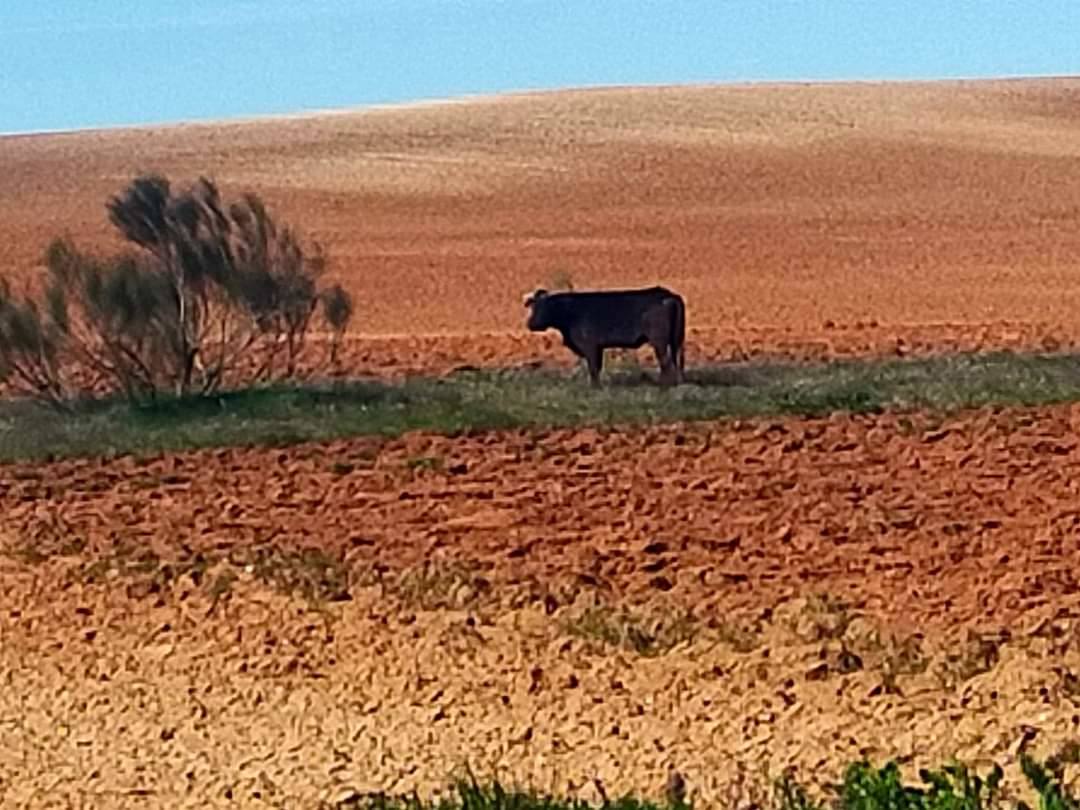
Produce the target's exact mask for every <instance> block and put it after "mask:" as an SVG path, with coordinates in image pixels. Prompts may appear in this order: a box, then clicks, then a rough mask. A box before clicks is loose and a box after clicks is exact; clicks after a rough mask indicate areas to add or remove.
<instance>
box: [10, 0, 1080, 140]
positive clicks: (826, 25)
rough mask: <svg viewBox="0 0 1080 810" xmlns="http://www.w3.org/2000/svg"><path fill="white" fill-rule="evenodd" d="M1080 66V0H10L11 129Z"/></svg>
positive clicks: (1071, 70) (1058, 70)
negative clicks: (544, 93) (613, 87)
mask: <svg viewBox="0 0 1080 810" xmlns="http://www.w3.org/2000/svg"><path fill="white" fill-rule="evenodd" d="M1078 67H1080V0H1012V1H1007V0H982V2H974V1H973V0H865V1H864V2H853V1H851V2H849V1H847V0H711V1H710V0H669V1H668V2H662V1H661V0H573V1H571V0H563V1H562V2H557V1H556V0H547V1H545V0H502V1H500V0H353V1H352V2H349V1H348V0H261V1H260V2H247V0H234V1H233V2H230V1H229V0H217V1H216V2H211V0H186V2H174V0H0V132H20V131H36V130H52V129H75V128H84V127H97V126H111V125H125V124H137V123H160V122H171V121H182V120H193V119H205V118H221V117H227V116H249V115H265V114H273V113H288V112H299V111H303V110H311V109H325V108H332V107H349V106H362V105H365V104H378V103H387V102H398V101H410V100H420V99H431V98H442V97H453V96H460V95H472V94H480V93H490V92H498V91H504V90H521V89H546V88H554V87H562V86H589V85H608V84H656V83H680V82H728V81H748V80H758V81H771V80H782V79H799V80H814V79H819V80H820V79H827V80H837V79H903V78H915V79H933V78H953V77H978V76H1001V75H1007V76H1016V75H1048V74H1053V75H1060V74H1075V73H1078V72H1080V70H1078Z"/></svg>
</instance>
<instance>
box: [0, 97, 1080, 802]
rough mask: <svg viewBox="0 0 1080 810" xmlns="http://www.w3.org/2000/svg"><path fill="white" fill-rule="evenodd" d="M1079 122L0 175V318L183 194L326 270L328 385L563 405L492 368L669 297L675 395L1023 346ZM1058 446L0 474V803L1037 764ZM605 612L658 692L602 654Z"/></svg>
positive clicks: (477, 457)
mask: <svg viewBox="0 0 1080 810" xmlns="http://www.w3.org/2000/svg"><path fill="white" fill-rule="evenodd" d="M1078 91H1080V81H1074V80H1054V81H1050V80H1045V81H1024V82H997V83H995V82H979V83H941V84H921V85H919V84H911V85H874V84H865V85H835V86H813V85H807V86H801V85H800V86H794V85H792V86H772V87H746V88H692V89H686V88H682V89H672V88H667V89H650V90H619V91H590V92H568V93H558V94H548V95H534V96H521V97H512V98H505V99H496V100H491V101H477V102H470V103H468V104H462V105H443V106H426V107H414V108H402V109H391V110H378V111H370V112H365V113H356V114H347V115H340V116H324V117H316V118H297V119H287V120H279V121H265V122H252V123H243V124H228V125H226V124H222V125H212V126H209V125H208V126H184V127H174V128H161V129H155V130H120V131H112V132H100V133H76V134H69V135H49V136H34V137H23V138H5V139H0V159H2V163H3V166H4V172H3V173H2V177H0V199H3V202H4V204H3V207H2V208H0V267H2V268H3V269H4V270H6V271H10V272H11V273H13V274H14V275H15V276H17V277H19V278H28V277H29V276H30V274H32V273H33V272H34V267H35V263H36V262H37V261H38V259H39V257H40V255H41V251H42V249H43V248H44V246H45V244H46V243H47V241H48V239H49V238H50V237H52V236H54V235H56V234H58V233H63V232H69V233H71V234H72V235H74V236H75V237H76V238H77V239H78V240H79V241H80V242H82V243H83V244H85V245H93V246H96V247H100V248H109V247H116V246H117V244H116V242H115V241H113V239H112V237H111V235H110V234H109V230H108V226H107V224H106V219H105V211H104V207H103V203H104V200H105V199H106V197H107V196H108V195H109V194H111V193H114V192H116V191H117V190H119V188H121V187H122V185H123V184H124V183H125V182H126V181H127V180H128V179H130V177H131V176H132V175H133V174H134V173H135V172H137V171H142V170H159V171H164V172H166V173H168V174H169V175H170V176H171V177H173V178H174V179H176V180H177V181H180V182H183V181H186V180H189V179H191V178H193V177H194V176H195V175H197V174H198V173H201V172H205V173H208V174H211V175H213V176H214V177H215V178H216V179H217V180H218V181H219V182H220V183H221V184H222V185H223V187H224V188H225V190H226V191H227V192H230V193H232V192H238V191H242V190H244V189H254V190H257V191H259V192H260V193H262V194H263V195H264V197H265V199H266V200H267V201H268V203H269V204H270V205H271V206H272V207H273V209H274V210H276V211H277V212H279V213H280V214H282V215H283V216H284V217H285V218H286V219H288V220H290V221H292V222H295V223H297V224H298V225H300V226H301V227H302V228H303V230H304V231H305V232H306V233H308V234H309V235H311V236H312V237H315V238H316V239H318V240H319V241H320V242H322V243H324V244H325V245H326V246H327V247H328V248H329V250H330V253H331V256H332V257H333V260H334V263H333V266H332V274H333V275H334V276H335V277H336V278H338V279H341V280H343V281H344V282H346V283H347V284H348V285H349V286H350V287H351V288H352V289H353V291H354V293H355V294H356V295H357V298H358V301H359V310H358V315H357V318H358V320H357V323H356V328H355V330H354V334H353V335H351V336H350V341H349V343H348V346H347V349H346V357H347V359H348V366H349V367H350V368H351V369H353V370H356V371H376V372H378V373H384V374H400V373H403V372H413V371H436V372H442V371H447V370H450V369H453V368H455V367H458V366H463V365H501V364H506V363H530V362H534V361H543V362H551V363H556V364H562V365H564V366H566V365H568V364H569V362H570V358H569V357H568V356H567V355H566V352H565V350H564V349H562V348H561V347H560V346H559V345H558V342H557V340H556V339H555V338H554V337H553V336H551V335H544V336H536V335H529V334H527V333H525V332H524V330H523V327H522V320H523V314H524V313H523V310H522V307H521V294H522V293H524V292H526V291H527V290H528V289H530V288H532V287H533V286H536V285H538V284H548V283H549V282H550V281H552V280H553V278H554V276H555V275H556V274H558V273H560V272H565V273H569V274H570V276H571V277H572V278H573V280H574V283H575V284H576V285H577V286H578V287H586V286H610V285H629V284H639V283H641V284H644V283H652V282H659V283H665V284H669V285H671V286H672V287H674V288H676V289H678V290H679V291H681V292H683V293H684V294H685V295H686V297H687V301H688V310H689V315H690V327H691V329H690V341H689V346H688V357H687V360H688V363H690V364H694V363H703V362H707V361H709V360H712V359H724V360H726V359H740V358H747V357H760V356H769V355H781V356H787V357H797V358H802V359H822V358H829V357H836V356H851V355H878V356H881V355H905V354H925V353H929V352H934V351H943V350H952V349H963V350H969V349H978V348H984V349H985V348H994V347H1013V348H1019V347H1042V348H1058V347H1064V346H1070V345H1074V344H1075V342H1076V340H1077V338H1078V337H1080V315H1078V314H1077V313H1078V312H1080V308H1077V307H1076V306H1075V304H1076V301H1077V294H1076V292H1074V290H1080V286H1077V285H1076V283H1075V282H1074V280H1073V278H1072V276H1073V274H1074V273H1075V272H1076V270H1077V269H1078V267H1080V230H1078V229H1077V228H1075V227H1074V225H1075V223H1074V221H1073V220H1075V214H1076V212H1077V211H1078V210H1080V164H1078V163H1077V161H1076V160H1075V155H1076V154H1077V152H1080V128H1078V127H1077V117H1076V110H1075V99H1076V97H1077V93H1078ZM1078 421H1080V409H1077V408H1076V407H1071V406H1062V407H1056V408H1043V409H1029V410H1024V409H1006V410H1000V411H994V412H991V411H986V412H976V413H968V414H962V415H957V416H953V417H949V418H947V419H939V418H935V417H930V416H927V415H918V414H914V415H906V416H901V415H886V416H873V417H835V418H830V419H820V420H796V419H790V420H756V421H748V422H743V423H741V424H734V425H724V426H717V425H707V424H706V425H694V426H671V427H665V428H651V429H648V430H640V431H624V430H613V431H553V432H512V433H493V434H487V435H481V436H470V437H463V438H457V439H449V438H445V437H437V436H428V435H411V436H406V437H403V438H401V439H396V440H392V441H391V440H376V439H358V440H355V441H343V442H336V443H331V444H325V445H312V446H305V447H297V448H291V449H289V450H221V451H207V452H199V453H190V454H176V455H169V456H165V457H161V458H157V459H150V460H144V461H136V460H133V459H114V460H109V461H80V462H65V463H58V464H50V465H38V466H32V465H10V466H4V467H0V516H2V517H3V520H2V522H0V547H2V551H3V553H2V554H0V683H2V685H3V688H2V689H0V804H2V805H3V806H5V807H6V806H9V805H10V806H13V807H35V808H36V807H67V806H75V807H79V806H84V807H93V808H97V807H102V808H106V807H107V808H123V807H162V808H166V807H167V808H172V807H181V806H188V805H191V806H200V807H202V806H211V807H217V806H222V807H225V806H240V807H249V806H253V807H255V806H257V807H265V806H282V807H284V806H288V807H293V806H317V804H316V803H317V802H318V801H320V800H324V801H327V802H332V801H333V800H335V799H341V798H343V797H345V796H346V795H348V792H349V791H351V790H359V791H362V790H366V789H384V790H395V791H396V790H409V789H411V788H414V787H416V788H419V789H421V790H424V791H426V790H428V789H431V788H434V787H436V786H438V785H440V784H441V783H442V781H443V780H444V779H445V777H446V776H447V775H448V773H449V770H450V769H451V768H453V767H455V766H460V765H463V764H465V763H469V764H471V765H473V766H474V767H475V768H476V769H478V770H479V771H481V772H489V771H490V770H491V769H496V770H497V771H498V772H499V773H501V775H502V776H503V777H505V778H508V779H510V780H511V781H526V782H528V781H531V782H532V783H533V784H534V785H535V786H537V787H540V788H542V789H554V790H557V791H560V792H564V791H570V792H575V793H582V794H585V795H589V796H594V795H595V793H596V790H597V783H596V780H599V781H600V782H601V783H602V784H603V785H604V787H605V788H606V789H607V791H608V793H610V794H612V795H615V794H617V793H620V792H622V791H623V790H631V789H633V790H636V791H644V792H646V793H649V794H652V795H656V794H657V792H658V791H659V789H660V787H661V786H662V784H663V781H664V778H665V775H666V769H667V768H668V767H669V766H671V765H673V766H675V767H678V768H679V769H680V770H681V771H683V772H684V773H685V774H686V776H687V778H688V781H689V783H690V785H691V788H692V790H693V791H698V792H700V793H699V795H701V796H702V797H703V798H708V799H712V800H713V801H718V802H720V803H723V802H725V801H727V799H728V798H729V794H728V793H727V791H728V790H733V791H736V792H738V791H739V788H738V785H737V784H736V785H735V786H732V782H733V781H735V782H737V780H738V776H739V768H740V767H741V766H744V765H745V766H747V767H750V768H756V767H757V766H759V765H761V764H767V765H769V766H770V767H771V769H772V773H773V775H776V774H777V773H778V771H779V769H780V768H782V767H784V766H787V765H795V766H797V767H798V768H799V771H800V774H801V775H802V776H804V777H805V778H807V779H809V780H820V779H825V778H832V777H835V776H838V775H839V769H840V768H841V767H842V765H843V764H844V763H846V762H847V761H849V760H851V759H854V758H858V757H859V756H870V757H872V758H874V759H875V760H876V761H879V762H880V761H881V760H882V759H884V758H886V757H893V756H896V757H901V758H902V759H904V760H905V761H907V762H910V767H912V768H913V767H914V766H916V765H921V764H938V763H940V762H941V761H942V760H943V759H944V758H947V757H948V756H951V755H953V754H957V755H959V756H961V757H964V758H965V759H967V760H969V761H971V760H975V761H978V760H980V759H984V758H994V759H996V760H998V761H999V762H1002V763H1003V764H1010V766H1011V765H1012V764H1013V763H1015V754H1016V753H1017V752H1018V750H1020V748H1021V747H1022V746H1024V745H1028V746H1030V750H1033V751H1034V752H1036V753H1037V754H1040V755H1045V754H1047V753H1050V752H1052V751H1053V750H1054V747H1055V746H1056V745H1058V744H1060V743H1062V742H1063V741H1065V740H1067V739H1070V738H1073V737H1075V736H1076V734H1077V733H1078V731H1077V728H1078V726H1080V686H1078V684H1080V681H1078V680H1077V678H1078V676H1080V645H1078V637H1077V629H1078V625H1077V620H1078V618H1080V606H1078V604H1077V600H1078V598H1080V597H1078V588H1077V581H1076V577H1075V571H1076V570H1077V568H1078V564H1080V551H1078V547H1077V542H1076V541H1077V535H1078V529H1077V525H1078V524H1077V520H1078V517H1077V515H1078V514H1080V513H1078V512H1077V504H1078V503H1080V489H1078V484H1077V480H1078V476H1077V473H1078V466H1080V444H1078V442H1077V439H1076V434H1077V425H1078ZM305 549H306V550H308V555H307V556H303V555H302V554H300V552H302V551H303V550H305ZM316 552H317V553H316ZM297 555H299V556H297ZM346 574H347V578H346ZM290 585H292V586H297V588H296V589H295V590H293V591H292V592H291V595H289V594H287V593H286V591H288V586H290ZM305 586H319V587H320V588H322V589H321V590H319V589H318V588H317V589H316V591H315V592H313V593H309V594H308V596H312V597H313V599H310V600H309V599H308V598H307V597H306V596H305V592H304V588H305ZM346 591H347V593H348V596H349V597H350V598H349V599H348V600H346V601H335V600H334V597H338V596H342V595H343V592H346ZM596 607H599V609H600V611H601V612H600V614H599V615H601V616H609V617H610V615H612V614H611V613H610V612H611V611H618V610H622V609H632V610H633V611H635V612H636V614H637V615H638V616H640V617H641V621H642V622H643V623H644V626H646V627H647V628H648V629H650V630H654V631H656V632H658V633H660V634H661V636H663V635H664V634H665V633H667V634H671V641H672V647H671V649H667V648H666V645H662V649H663V650H665V651H664V653H663V654H661V655H658V656H655V657H649V656H642V655H640V654H639V653H638V652H637V651H635V650H633V649H628V648H625V647H619V646H617V645H613V644H609V643H605V642H602V641H600V640H598V638H596V636H597V635H599V634H601V630H600V629H598V625H597V623H596V622H597V620H596V619H595V615H597V614H589V613H588V611H589V610H590V608H596ZM686 611H689V612H690V614H691V617H690V620H687V619H685V617H684V616H683V614H684V612H686ZM590 617H591V618H590ZM687 627H690V628H694V629H696V635H692V636H691V635H685V633H684V631H685V630H686V628H687ZM631 646H632V645H631ZM756 776H757V774H756V773H751V774H749V775H748V778H754V777H756ZM1009 776H1010V780H1012V781H1013V782H1015V780H1016V777H1017V773H1016V770H1015V768H1013V767H1011V769H1010V771H1009ZM742 799H744V800H745V799H746V796H745V788H744V789H743V794H742Z"/></svg>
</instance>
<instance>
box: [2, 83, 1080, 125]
mask: <svg viewBox="0 0 1080 810" xmlns="http://www.w3.org/2000/svg"><path fill="white" fill-rule="evenodd" d="M1076 78H1080V73H1015V74H1010V73H1000V74H981V75H979V74H975V75H954V76H937V77H923V78H897V77H870V76H866V77H858V78H856V77H847V78H773V79H732V80H716V81H686V82H625V83H623V82H612V83H604V82H601V83H596V84H580V85H560V86H547V87H532V88H528V87H523V88H515V89H507V90H496V91H490V92H479V93H460V94H451V95H446V96H418V97H414V98H410V99H402V100H399V101H376V102H369V103H361V104H354V105H347V106H339V107H320V108H304V107H300V108H295V109H293V110H283V111H278V112H266V113H248V114H243V113H241V114H237V115H226V116H206V117H190V118H170V119H160V120H156V121H155V120H148V121H143V122H137V123H122V124H90V125H85V126H74V127H56V128H45V129H28V130H6V131H0V138H19V137H40V136H49V135H78V134H86V133H95V132H117V131H120V132H122V131H129V130H161V129H180V128H183V127H209V126H223V125H225V126H241V125H247V124H259V123H272V122H274V121H288V120H302V119H309V118H330V117H334V116H345V115H362V114H364V113H367V112H379V111H386V110H405V109H410V108H420V107H438V106H443V105H453V104H468V103H485V102H497V101H500V100H509V99H514V98H521V97H529V96H542V95H552V94H556V93H574V92H589V91H605V90H662V89H687V88H723V87H753V86H783V85H844V84H851V85H857V84H948V83H953V82H964V83H968V82H977V83H992V82H1015V81H1040V80H1047V79H1051V80H1065V79H1076Z"/></svg>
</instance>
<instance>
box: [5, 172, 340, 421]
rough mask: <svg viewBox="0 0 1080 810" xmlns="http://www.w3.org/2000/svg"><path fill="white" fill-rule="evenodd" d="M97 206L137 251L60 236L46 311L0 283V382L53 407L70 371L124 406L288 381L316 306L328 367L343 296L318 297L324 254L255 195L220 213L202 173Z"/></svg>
mask: <svg viewBox="0 0 1080 810" xmlns="http://www.w3.org/2000/svg"><path fill="white" fill-rule="evenodd" d="M106 208H107V210H108V214H109V220H110V222H111V223H112V224H113V225H114V226H115V227H116V228H117V230H118V231H119V232H120V234H121V235H122V236H123V237H124V239H125V240H126V241H127V242H129V243H130V244H131V245H132V246H133V248H134V249H132V250H128V251H125V252H123V253H120V254H118V255H115V256H112V257H108V258H104V259H102V258H98V257H95V256H91V255H89V254H86V253H83V252H81V251H80V250H78V249H77V248H76V247H75V245H74V244H73V243H72V242H71V241H70V240H68V239H57V240H54V241H53V243H52V244H50V245H49V247H48V250H47V251H46V255H45V263H46V266H47V268H48V274H49V275H48V282H47V285H46V288H45V293H44V303H38V302H36V301H34V300H33V299H32V298H30V297H29V296H23V297H22V298H21V299H19V298H17V297H16V296H13V295H12V294H11V291H10V288H9V287H8V286H7V285H6V284H4V285H3V286H0V377H2V378H5V379H7V380H8V381H9V383H13V384H14V385H15V386H16V387H17V388H19V389H20V390H22V391H24V392H26V393H30V394H33V395H35V396H38V397H39V398H42V399H46V400H48V401H52V402H59V401H62V400H64V399H65V398H66V397H67V396H69V395H70V392H71V387H70V386H71V384H70V383H69V382H68V381H67V379H66V378H65V376H64V375H65V374H66V373H67V369H68V367H77V368H78V369H79V370H80V372H82V373H83V374H84V376H85V375H87V374H89V375H91V378H92V379H93V380H94V384H95V385H97V386H101V385H104V386H105V387H107V388H109V389H111V390H114V391H121V392H123V393H124V394H125V395H126V396H127V397H128V398H129V399H131V400H133V401H142V400H145V399H152V398H154V397H156V396H158V395H159V394H161V393H163V392H166V391H167V392H170V393H174V394H177V395H185V394H189V393H202V394H206V393H212V392H214V391H216V390H218V389H219V388H221V387H222V386H224V385H226V384H232V383H236V382H238V381H239V380H240V379H241V378H243V377H245V376H246V377H247V378H248V379H251V380H264V379H268V378H270V377H275V376H277V377H292V376H294V375H296V374H297V373H298V369H299V363H300V361H301V359H302V355H303V352H304V349H305V347H306V344H307V336H308V332H309V329H310V326H311V323H312V319H313V318H314V317H315V315H316V312H317V310H318V308H319V305H320V303H321V304H322V315H323V318H324V320H325V322H326V324H327V325H328V327H329V328H330V331H331V333H332V335H333V339H332V341H331V343H330V349H329V353H328V354H329V358H330V360H331V361H332V362H335V363H336V359H337V347H338V344H339V342H340V339H341V336H342V335H343V333H344V331H345V329H346V328H347V326H348V323H349V321H350V320H351V318H352V314H353V306H352V300H351V298H350V296H349V294H348V293H347V292H346V291H345V290H344V289H342V288H341V287H340V286H339V285H335V286H333V287H330V288H328V289H320V286H319V280H320V277H321V276H322V275H323V273H324V271H325V268H326V259H325V256H324V255H323V253H322V251H321V249H320V248H319V246H318V245H314V246H313V247H312V248H310V249H308V248H305V247H304V246H303V245H302V244H301V242H300V240H299V238H298V237H297V235H296V233H295V232H294V231H293V230H292V229H291V228H289V227H287V226H279V225H278V224H277V223H276V222H275V220H274V218H273V217H272V216H271V215H270V213H269V212H268V211H267V209H266V207H265V205H264V204H263V202H262V201H261V200H260V199H259V198H258V196H256V195H254V194H245V195H243V196H242V197H241V198H240V199H239V200H238V201H236V202H234V203H232V204H231V205H226V204H225V203H224V201H223V200H222V198H221V194H220V192H219V190H218V188H217V187H216V186H215V185H214V184H213V183H212V182H211V181H209V180H207V179H206V178H199V180H198V181H197V182H196V183H195V184H193V185H192V187H191V188H190V189H187V190H184V191H182V192H179V193H176V192H174V191H173V189H172V188H171V186H170V183H169V181H168V180H167V179H166V178H165V177H163V176H160V175H143V176H140V177H137V178H136V179H135V180H134V181H133V182H132V183H131V184H130V185H129V186H128V187H127V188H126V189H124V190H123V191H122V192H121V193H120V194H118V195H116V196H114V197H111V198H110V199H109V200H108V202H107V204H106ZM279 359H280V360H281V362H280V363H279Z"/></svg>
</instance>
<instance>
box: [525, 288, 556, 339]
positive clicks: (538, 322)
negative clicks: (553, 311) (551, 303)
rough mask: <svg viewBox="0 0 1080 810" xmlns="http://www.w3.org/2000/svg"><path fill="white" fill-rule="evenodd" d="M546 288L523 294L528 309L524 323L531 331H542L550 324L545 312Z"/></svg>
mask: <svg viewBox="0 0 1080 810" xmlns="http://www.w3.org/2000/svg"><path fill="white" fill-rule="evenodd" d="M547 297H548V293H547V290H543V289H540V290H536V291H534V292H531V293H529V294H528V295H526V296H525V307H526V308H527V309H528V310H529V320H528V321H526V323H525V325H526V326H527V327H528V328H529V331H531V332H543V331H544V330H545V329H547V328H549V327H550V326H551V324H550V322H549V320H548V314H547Z"/></svg>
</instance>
